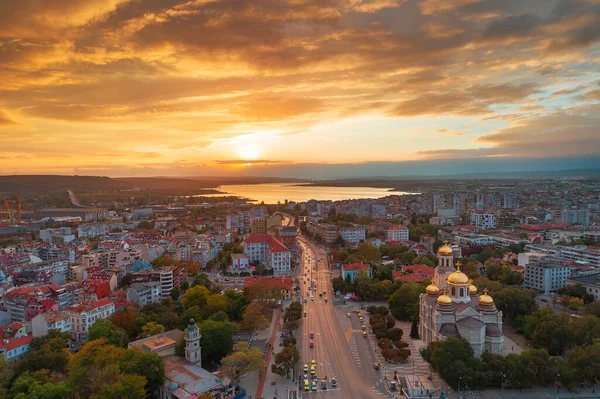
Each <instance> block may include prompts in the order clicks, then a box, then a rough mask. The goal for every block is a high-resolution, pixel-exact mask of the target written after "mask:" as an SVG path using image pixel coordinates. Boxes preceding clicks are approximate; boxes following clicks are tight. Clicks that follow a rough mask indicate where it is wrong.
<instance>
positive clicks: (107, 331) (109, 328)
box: [88, 319, 129, 347]
mask: <svg viewBox="0 0 600 399" xmlns="http://www.w3.org/2000/svg"><path fill="white" fill-rule="evenodd" d="M100 338H104V339H106V342H107V343H109V344H110V345H115V346H120V347H124V346H126V345H127V342H129V340H128V338H127V334H126V333H125V330H123V329H121V328H119V327H117V326H115V325H114V324H113V323H112V322H111V321H110V320H106V319H98V320H96V321H95V322H94V324H92V326H91V327H90V329H89V331H88V341H93V340H96V339H100Z"/></svg>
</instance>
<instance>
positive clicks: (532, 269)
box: [523, 261, 571, 294]
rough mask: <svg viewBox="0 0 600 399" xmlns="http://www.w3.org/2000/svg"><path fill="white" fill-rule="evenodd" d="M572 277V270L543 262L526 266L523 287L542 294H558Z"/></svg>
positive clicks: (557, 264)
mask: <svg viewBox="0 0 600 399" xmlns="http://www.w3.org/2000/svg"><path fill="white" fill-rule="evenodd" d="M569 277H571V268H570V267H569V266H565V265H561V264H559V263H552V262H548V261H542V262H539V263H530V264H527V265H525V281H523V287H525V288H529V289H532V290H536V291H537V292H539V293H540V294H550V293H556V292H557V291H558V290H559V289H560V288H563V287H564V286H565V285H566V283H567V279H568V278H569Z"/></svg>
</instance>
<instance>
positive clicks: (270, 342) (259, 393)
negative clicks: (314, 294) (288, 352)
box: [254, 308, 281, 398]
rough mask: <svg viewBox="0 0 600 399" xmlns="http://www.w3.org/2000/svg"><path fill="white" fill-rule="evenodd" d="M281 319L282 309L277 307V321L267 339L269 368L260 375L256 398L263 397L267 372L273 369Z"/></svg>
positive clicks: (273, 323)
mask: <svg viewBox="0 0 600 399" xmlns="http://www.w3.org/2000/svg"><path fill="white" fill-rule="evenodd" d="M279 320H281V309H279V308H277V310H276V316H275V322H272V323H271V336H270V338H269V340H268V341H267V346H268V348H267V350H266V356H265V363H266V364H267V369H266V370H265V372H263V373H262V375H261V376H260V381H259V382H258V387H257V388H256V395H255V396H254V397H255V398H260V397H262V391H263V388H264V385H265V379H266V377H267V374H269V373H270V372H271V370H270V369H271V357H274V354H275V350H274V347H275V338H276V337H277V336H278V335H279V334H278V327H279Z"/></svg>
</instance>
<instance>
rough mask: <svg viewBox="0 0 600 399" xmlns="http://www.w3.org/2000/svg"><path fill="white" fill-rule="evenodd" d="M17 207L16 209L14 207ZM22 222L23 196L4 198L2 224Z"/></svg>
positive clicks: (0, 218) (1, 210)
mask: <svg viewBox="0 0 600 399" xmlns="http://www.w3.org/2000/svg"><path fill="white" fill-rule="evenodd" d="M14 208H16V209H14ZM11 224H21V198H20V197H18V196H17V197H16V198H11V199H3V200H2V208H0V225H11Z"/></svg>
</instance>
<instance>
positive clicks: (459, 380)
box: [413, 361, 462, 399]
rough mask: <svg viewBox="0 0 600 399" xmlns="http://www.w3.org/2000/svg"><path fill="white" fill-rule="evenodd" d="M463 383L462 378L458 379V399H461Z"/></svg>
mask: <svg viewBox="0 0 600 399" xmlns="http://www.w3.org/2000/svg"><path fill="white" fill-rule="evenodd" d="M413 362H414V361H413ZM461 381H462V377H458V392H457V394H458V399H460V383H461Z"/></svg>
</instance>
